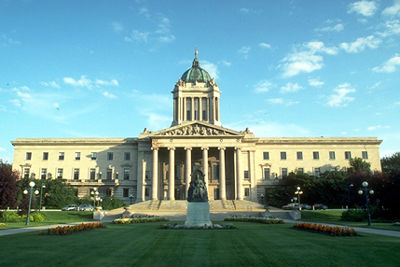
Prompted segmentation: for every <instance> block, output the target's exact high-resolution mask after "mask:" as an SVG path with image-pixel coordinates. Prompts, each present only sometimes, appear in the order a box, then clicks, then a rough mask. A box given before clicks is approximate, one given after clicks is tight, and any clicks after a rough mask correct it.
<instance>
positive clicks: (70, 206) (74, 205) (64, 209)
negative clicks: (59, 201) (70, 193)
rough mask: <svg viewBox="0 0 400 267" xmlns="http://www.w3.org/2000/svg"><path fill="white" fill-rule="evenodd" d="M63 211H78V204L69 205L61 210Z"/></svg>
mask: <svg viewBox="0 0 400 267" xmlns="http://www.w3.org/2000/svg"><path fill="white" fill-rule="evenodd" d="M61 210H62V211H71V210H78V206H77V205H76V204H69V205H67V206H65V207H64V208H62V209H61Z"/></svg>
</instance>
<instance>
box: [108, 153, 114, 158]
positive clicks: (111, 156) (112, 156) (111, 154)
mask: <svg viewBox="0 0 400 267" xmlns="http://www.w3.org/2000/svg"><path fill="white" fill-rule="evenodd" d="M113 158H114V154H113V152H107V160H113Z"/></svg>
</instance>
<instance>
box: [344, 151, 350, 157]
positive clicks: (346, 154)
mask: <svg viewBox="0 0 400 267" xmlns="http://www.w3.org/2000/svg"><path fill="white" fill-rule="evenodd" d="M344 158H345V159H351V152H350V151H345V152H344Z"/></svg>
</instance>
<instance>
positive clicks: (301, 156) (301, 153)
mask: <svg viewBox="0 0 400 267" xmlns="http://www.w3.org/2000/svg"><path fill="white" fill-rule="evenodd" d="M297 159H303V152H301V151H298V152H297Z"/></svg>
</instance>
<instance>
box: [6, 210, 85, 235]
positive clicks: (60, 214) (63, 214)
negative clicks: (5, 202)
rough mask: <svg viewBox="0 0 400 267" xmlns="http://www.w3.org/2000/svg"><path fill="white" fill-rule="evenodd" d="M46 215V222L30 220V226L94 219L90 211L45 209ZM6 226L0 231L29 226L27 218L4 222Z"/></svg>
mask: <svg viewBox="0 0 400 267" xmlns="http://www.w3.org/2000/svg"><path fill="white" fill-rule="evenodd" d="M42 213H43V214H44V216H45V217H46V220H45V221H44V222H30V223H29V226H30V227H32V226H41V225H50V224H59V223H71V222H84V221H92V220H93V219H92V218H93V215H92V212H90V211H43V212H42ZM4 223H5V224H6V226H2V227H0V231H1V230H4V229H12V228H23V227H27V226H26V225H25V220H24V221H21V222H4Z"/></svg>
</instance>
